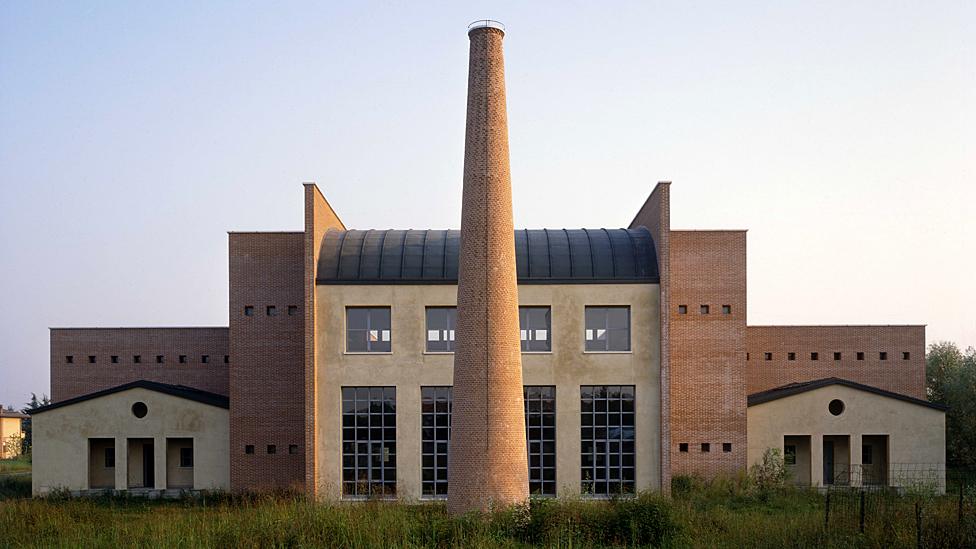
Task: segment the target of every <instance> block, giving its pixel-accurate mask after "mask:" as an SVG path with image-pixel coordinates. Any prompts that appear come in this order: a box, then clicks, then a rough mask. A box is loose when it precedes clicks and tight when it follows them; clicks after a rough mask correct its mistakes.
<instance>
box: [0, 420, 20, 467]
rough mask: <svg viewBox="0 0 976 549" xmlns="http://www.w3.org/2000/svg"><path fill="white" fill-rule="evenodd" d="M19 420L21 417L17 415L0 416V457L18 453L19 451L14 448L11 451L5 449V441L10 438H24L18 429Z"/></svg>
mask: <svg viewBox="0 0 976 549" xmlns="http://www.w3.org/2000/svg"><path fill="white" fill-rule="evenodd" d="M20 422H21V419H20V418H19V417H0V459H6V458H12V457H15V456H18V455H20V452H19V451H18V450H17V449H16V448H15V449H14V451H12V452H8V451H7V450H8V448H7V443H8V442H10V440H11V439H17V440H20V439H22V438H24V433H23V432H22V431H21V429H20ZM18 447H19V445H18Z"/></svg>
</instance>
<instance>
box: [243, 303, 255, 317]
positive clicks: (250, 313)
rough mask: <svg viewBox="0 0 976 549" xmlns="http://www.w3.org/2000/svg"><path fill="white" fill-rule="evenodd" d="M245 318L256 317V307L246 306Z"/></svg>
mask: <svg viewBox="0 0 976 549" xmlns="http://www.w3.org/2000/svg"><path fill="white" fill-rule="evenodd" d="M244 316H254V306H253V305H245V306H244Z"/></svg>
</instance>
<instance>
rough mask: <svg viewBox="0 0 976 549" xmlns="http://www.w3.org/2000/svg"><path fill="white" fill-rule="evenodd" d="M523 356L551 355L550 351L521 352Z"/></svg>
mask: <svg viewBox="0 0 976 549" xmlns="http://www.w3.org/2000/svg"><path fill="white" fill-rule="evenodd" d="M522 354H523V355H551V354H552V351H522Z"/></svg>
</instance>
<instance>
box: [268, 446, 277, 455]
mask: <svg viewBox="0 0 976 549" xmlns="http://www.w3.org/2000/svg"><path fill="white" fill-rule="evenodd" d="M268 453H269V454H277V453H278V447H277V446H275V445H274V444H269V445H268Z"/></svg>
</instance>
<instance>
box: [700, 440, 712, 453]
mask: <svg viewBox="0 0 976 549" xmlns="http://www.w3.org/2000/svg"><path fill="white" fill-rule="evenodd" d="M701 451H702V452H711V451H712V445H711V444H709V443H707V442H702V443H701Z"/></svg>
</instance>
